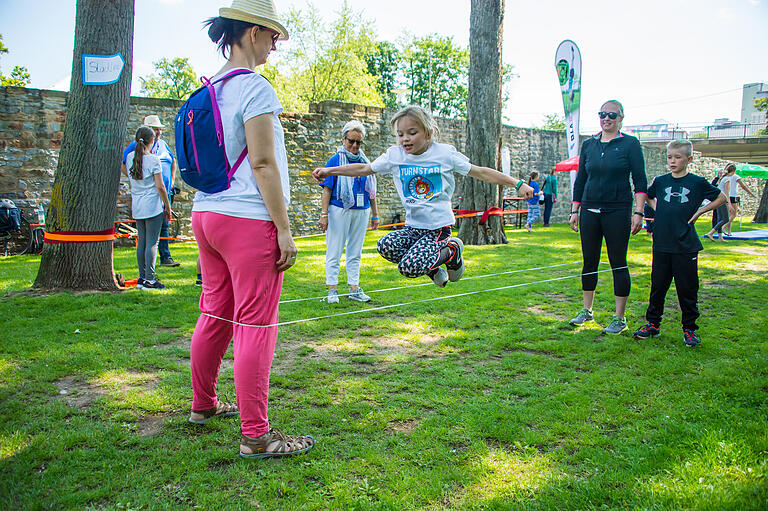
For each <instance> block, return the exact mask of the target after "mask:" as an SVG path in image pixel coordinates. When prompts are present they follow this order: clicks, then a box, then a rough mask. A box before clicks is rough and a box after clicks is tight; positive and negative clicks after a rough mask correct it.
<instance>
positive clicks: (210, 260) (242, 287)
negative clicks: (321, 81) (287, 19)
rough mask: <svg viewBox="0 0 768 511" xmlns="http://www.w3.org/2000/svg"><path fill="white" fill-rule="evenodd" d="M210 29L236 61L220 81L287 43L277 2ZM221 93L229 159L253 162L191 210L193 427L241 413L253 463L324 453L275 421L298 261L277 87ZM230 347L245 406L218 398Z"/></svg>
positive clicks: (242, 4) (220, 86)
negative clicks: (272, 376)
mask: <svg viewBox="0 0 768 511" xmlns="http://www.w3.org/2000/svg"><path fill="white" fill-rule="evenodd" d="M205 24H206V26H207V27H208V36H209V37H210V38H211V40H212V41H213V42H215V43H217V44H218V48H219V50H220V51H221V53H222V55H223V56H224V58H226V59H227V63H226V64H225V65H224V67H223V68H222V69H221V70H219V72H218V73H217V74H216V75H215V76H214V77H213V78H211V82H214V81H215V80H217V79H218V78H220V77H223V76H225V75H228V74H229V73H231V72H232V71H235V70H246V71H252V70H253V69H255V68H256V67H257V66H260V65H262V64H265V63H266V62H267V58H268V57H269V54H270V53H271V52H272V51H273V50H276V49H277V48H276V44H277V41H278V40H286V39H288V31H287V30H286V29H285V27H283V25H282V24H281V23H280V22H279V21H278V19H277V15H276V14H275V7H274V5H273V3H272V1H271V0H234V2H232V7H228V8H227V7H225V8H221V9H220V10H219V16H218V17H216V18H210V19H208V20H207V21H206V23H205ZM213 87H214V89H215V92H216V103H217V105H218V108H219V111H220V112H221V120H222V124H223V125H222V128H223V132H224V146H225V148H226V153H227V157H228V159H229V161H232V162H234V161H237V159H238V156H239V155H240V154H241V153H242V151H243V148H246V149H247V156H246V158H245V159H244V160H243V161H242V164H240V165H239V166H238V167H237V168H236V169H235V171H234V174H233V177H232V181H231V183H230V187H229V188H227V189H226V190H223V191H221V192H216V193H204V192H200V191H198V192H197V193H196V194H195V198H194V205H193V207H192V229H193V230H194V233H195V238H196V239H197V244H198V248H199V250H200V264H201V266H202V272H203V275H202V277H203V278H202V281H203V282H202V284H203V285H202V294H201V296H200V313H201V314H200V317H199V318H198V320H197V324H196V325H195V332H194V334H193V335H192V342H191V345H190V372H191V376H192V410H191V413H190V415H189V421H190V422H192V423H194V424H205V423H207V422H208V421H210V420H212V419H215V418H224V417H233V416H237V415H239V416H240V432H241V437H240V456H242V457H244V458H269V457H276V456H290V455H293V454H300V453H305V452H307V451H309V450H310V449H312V448H313V447H314V446H315V440H314V438H313V437H312V436H310V435H303V436H290V435H286V434H284V433H282V432H280V431H278V430H277V429H275V428H273V427H271V425H270V423H269V420H268V419H267V403H268V397H269V372H270V369H271V366H272V358H273V356H274V352H275V343H276V341H277V323H278V321H279V320H278V303H279V301H280V292H281V290H282V284H283V272H284V271H285V270H288V269H289V268H291V266H293V265H294V263H295V262H296V245H295V244H294V242H293V238H292V236H291V226H290V222H289V220H288V209H287V208H288V203H289V200H290V183H289V182H288V158H287V155H286V150H285V140H284V135H283V127H282V125H281V124H280V119H279V117H278V115H279V114H280V113H281V112H282V111H283V108H282V106H281V105H280V101H279V100H278V99H277V94H276V93H275V90H274V88H273V87H272V85H271V84H270V83H269V81H268V80H267V79H266V78H264V77H263V76H261V75H260V74H257V73H248V72H246V73H242V74H237V75H233V76H231V77H229V78H227V79H226V80H223V81H220V82H218V83H215V84H214V85H213ZM230 342H232V343H233V352H234V358H235V363H234V373H235V393H236V396H237V404H233V403H226V402H223V401H219V399H218V396H217V394H216V382H217V380H218V376H219V369H220V368H221V361H222V357H223V356H224V353H226V351H227V349H228V348H229V344H230Z"/></svg>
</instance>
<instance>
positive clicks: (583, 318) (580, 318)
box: [568, 308, 592, 326]
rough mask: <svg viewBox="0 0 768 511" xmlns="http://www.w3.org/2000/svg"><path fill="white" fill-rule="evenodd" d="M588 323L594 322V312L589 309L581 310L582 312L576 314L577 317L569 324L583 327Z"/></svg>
mask: <svg viewBox="0 0 768 511" xmlns="http://www.w3.org/2000/svg"><path fill="white" fill-rule="evenodd" d="M587 321H592V311H591V310H589V309H586V308H585V309H581V311H580V312H579V313H578V314H576V317H575V318H573V319H572V320H570V321H569V322H568V323H569V324H570V325H571V326H579V325H583V324H584V323H586V322H587Z"/></svg>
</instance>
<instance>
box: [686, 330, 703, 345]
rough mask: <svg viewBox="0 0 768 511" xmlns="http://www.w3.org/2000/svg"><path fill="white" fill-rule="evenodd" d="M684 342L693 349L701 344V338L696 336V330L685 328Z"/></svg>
mask: <svg viewBox="0 0 768 511" xmlns="http://www.w3.org/2000/svg"><path fill="white" fill-rule="evenodd" d="M683 342H684V343H685V345H686V346H688V347H689V348H693V347H694V346H698V345H699V344H701V339H699V336H698V335H696V330H691V329H690V328H683Z"/></svg>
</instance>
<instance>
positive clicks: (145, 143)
mask: <svg viewBox="0 0 768 511" xmlns="http://www.w3.org/2000/svg"><path fill="white" fill-rule="evenodd" d="M154 140H155V132H154V131H152V128H149V127H147V126H142V127H141V128H139V129H138V130H136V149H134V150H133V165H131V178H133V179H135V180H137V181H139V180H141V179H144V168H143V166H142V163H143V161H144V151H146V149H147V147H149V146H151V145H152V142H153V141H154Z"/></svg>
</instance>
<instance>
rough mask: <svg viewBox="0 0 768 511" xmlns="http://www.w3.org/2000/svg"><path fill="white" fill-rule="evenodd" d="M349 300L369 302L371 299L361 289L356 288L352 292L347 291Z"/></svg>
mask: <svg viewBox="0 0 768 511" xmlns="http://www.w3.org/2000/svg"><path fill="white" fill-rule="evenodd" d="M349 299H350V300H357V301H358V302H370V301H371V297H370V296H368V295H367V294H365V293H364V292H363V288H362V287H360V286H358V287H357V289H355V290H354V291H352V290H350V291H349Z"/></svg>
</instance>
